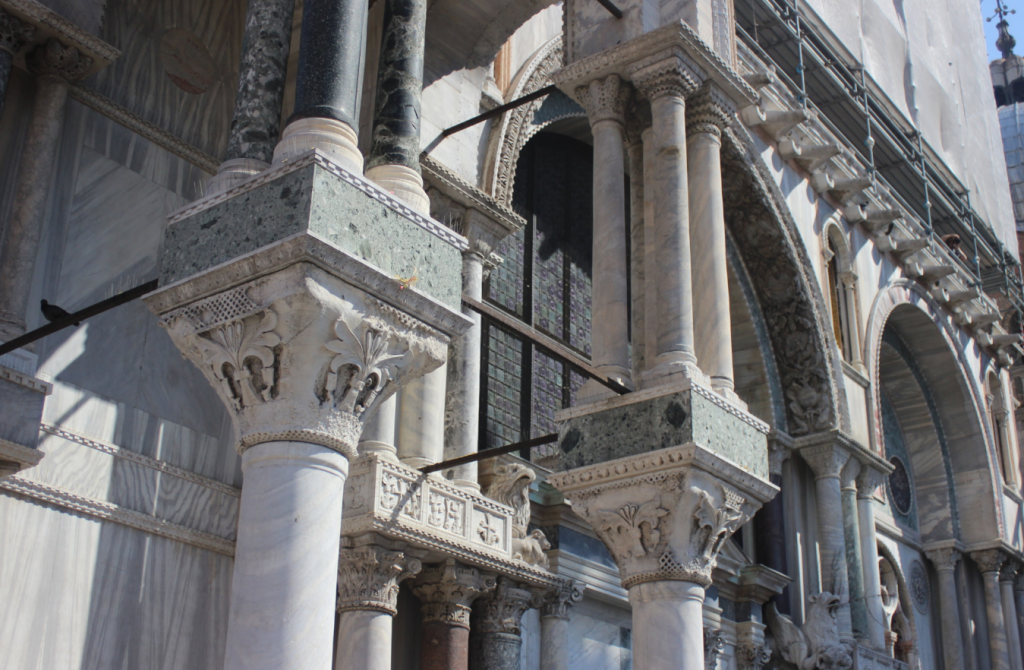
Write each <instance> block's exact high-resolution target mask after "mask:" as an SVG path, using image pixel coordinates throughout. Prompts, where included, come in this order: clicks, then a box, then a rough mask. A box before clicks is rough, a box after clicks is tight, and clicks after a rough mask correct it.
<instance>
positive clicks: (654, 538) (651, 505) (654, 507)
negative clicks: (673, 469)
mask: <svg viewBox="0 0 1024 670" xmlns="http://www.w3.org/2000/svg"><path fill="white" fill-rule="evenodd" d="M600 514H601V525H600V531H601V532H602V534H603V535H604V536H605V538H607V539H606V542H609V543H610V544H611V545H612V546H615V547H617V548H619V550H620V552H621V553H622V554H623V555H625V556H646V555H647V552H648V551H653V550H654V548H655V547H656V546H657V545H658V542H659V541H660V540H661V531H659V530H658V523H659V522H660V519H661V517H663V516H666V515H667V514H668V510H666V509H663V508H662V507H661V496H657V497H655V498H654V499H653V500H651V501H649V502H646V503H644V504H642V505H637V504H634V503H628V504H626V505H623V506H622V507H620V508H618V509H614V510H610V509H603V510H601V511H600Z"/></svg>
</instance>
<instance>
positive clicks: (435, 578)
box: [412, 559, 497, 628]
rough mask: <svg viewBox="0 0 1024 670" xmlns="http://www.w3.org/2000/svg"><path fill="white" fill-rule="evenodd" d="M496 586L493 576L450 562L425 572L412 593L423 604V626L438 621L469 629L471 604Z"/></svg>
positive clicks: (434, 566) (421, 574) (427, 569)
mask: <svg viewBox="0 0 1024 670" xmlns="http://www.w3.org/2000/svg"><path fill="white" fill-rule="evenodd" d="M496 584H497V582H496V578H495V576H494V575H490V574H486V573H481V572H480V571H479V570H477V569H476V568H471V567H468V566H465V565H462V564H461V563H456V562H455V561H454V560H453V559H448V560H446V561H445V562H444V563H440V564H438V565H432V566H428V567H427V568H426V569H424V570H423V572H422V573H420V575H419V577H417V578H416V581H415V583H414V584H413V586H412V591H413V593H415V594H416V597H418V598H419V599H420V601H421V602H422V603H423V609H422V612H423V622H424V623H428V622H431V621H439V622H441V623H446V624H449V625H452V626H459V627H462V628H469V619H470V612H471V607H470V605H471V604H472V603H473V601H474V600H476V599H477V598H478V597H480V596H481V595H483V594H485V593H487V592H489V591H490V590H492V589H493V588H494V587H495V586H496Z"/></svg>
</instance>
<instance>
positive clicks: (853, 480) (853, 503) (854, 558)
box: [839, 458, 868, 640]
mask: <svg viewBox="0 0 1024 670" xmlns="http://www.w3.org/2000/svg"><path fill="white" fill-rule="evenodd" d="M860 471H861V464H860V461H858V460H857V459H856V458H851V459H850V460H849V461H847V462H846V465H845V466H844V467H843V471H842V472H841V473H840V475H839V486H840V495H841V496H842V501H843V535H844V536H845V537H846V566H847V571H848V575H849V585H850V621H851V624H852V626H853V636H854V637H855V638H857V639H858V640H866V639H868V611H867V604H866V603H865V591H864V565H863V562H862V561H863V548H862V547H861V528H860V518H859V517H860V515H859V514H858V510H857V476H858V475H859V474H860Z"/></svg>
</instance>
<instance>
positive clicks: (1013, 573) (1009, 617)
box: [999, 558, 1024, 670]
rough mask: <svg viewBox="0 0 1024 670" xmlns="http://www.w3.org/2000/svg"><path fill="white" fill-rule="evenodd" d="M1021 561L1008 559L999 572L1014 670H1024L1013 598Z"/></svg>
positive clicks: (1011, 661) (1015, 605)
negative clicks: (1014, 584)
mask: <svg viewBox="0 0 1024 670" xmlns="http://www.w3.org/2000/svg"><path fill="white" fill-rule="evenodd" d="M1020 567H1021V565H1020V561H1018V560H1017V559H1015V558H1007V560H1006V562H1005V563H1003V567H1002V568H1001V569H1000V571H999V589H1000V591H1001V592H1002V598H1003V621H1005V622H1006V644H1007V645H1008V646H1009V655H1010V667H1011V668H1012V669H1013V670H1024V662H1022V660H1021V649H1020V631H1019V630H1018V628H1017V626H1016V625H1015V623H1016V621H1017V603H1016V602H1015V601H1014V597H1013V583H1014V582H1015V581H1016V579H1017V573H1018V572H1019V571H1020Z"/></svg>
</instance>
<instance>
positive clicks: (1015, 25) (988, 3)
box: [981, 0, 1024, 60]
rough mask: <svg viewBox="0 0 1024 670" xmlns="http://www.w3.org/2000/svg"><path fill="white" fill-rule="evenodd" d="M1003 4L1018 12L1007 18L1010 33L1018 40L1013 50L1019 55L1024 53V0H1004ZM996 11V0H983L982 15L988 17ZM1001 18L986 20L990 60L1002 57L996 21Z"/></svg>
mask: <svg viewBox="0 0 1024 670" xmlns="http://www.w3.org/2000/svg"><path fill="white" fill-rule="evenodd" d="M1003 6H1004V7H1006V8H1007V9H1016V10H1017V13H1016V14H1012V15H1010V16H1008V17H1007V18H1006V21H1007V23H1009V24H1010V34H1011V35H1013V36H1014V38H1016V40H1017V47H1016V48H1015V49H1014V50H1013V52H1014V53H1015V54H1017V55H1018V56H1020V55H1024V2H1021V0H1003ZM995 13H996V0H981V15H982V16H983V17H984V18H986V19H987V18H988V17H990V16H992V15H993V14H995ZM998 20H999V19H992V20H991V21H986V22H985V46H986V47H988V58H989V60H995V59H996V58H999V57H1000V53H999V49H996V37H998V36H999V34H998V33H997V32H996V22H997V21H998Z"/></svg>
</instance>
